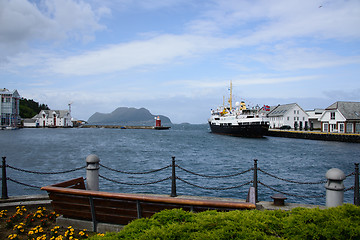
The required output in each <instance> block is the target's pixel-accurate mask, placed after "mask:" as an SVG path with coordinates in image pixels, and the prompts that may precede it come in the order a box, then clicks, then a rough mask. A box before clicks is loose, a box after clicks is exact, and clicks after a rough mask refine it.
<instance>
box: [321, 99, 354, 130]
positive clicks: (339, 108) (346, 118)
mask: <svg viewBox="0 0 360 240" xmlns="http://www.w3.org/2000/svg"><path fill="white" fill-rule="evenodd" d="M320 120H321V131H322V132H339V133H358V134H360V102H342V101H338V102H335V103H333V104H331V105H330V106H329V107H327V108H326V109H325V111H324V113H323V114H322V116H321V119H320Z"/></svg>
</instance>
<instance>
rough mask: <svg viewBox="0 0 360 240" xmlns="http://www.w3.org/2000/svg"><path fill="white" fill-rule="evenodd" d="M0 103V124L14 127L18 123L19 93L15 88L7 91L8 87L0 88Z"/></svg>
mask: <svg viewBox="0 0 360 240" xmlns="http://www.w3.org/2000/svg"><path fill="white" fill-rule="evenodd" d="M0 96H1V103H0V115H1V124H0V125H1V126H13V127H16V126H17V125H18V124H19V123H20V120H21V118H20V115H19V108H20V95H19V93H18V91H17V90H13V91H9V90H8V89H6V88H4V89H0Z"/></svg>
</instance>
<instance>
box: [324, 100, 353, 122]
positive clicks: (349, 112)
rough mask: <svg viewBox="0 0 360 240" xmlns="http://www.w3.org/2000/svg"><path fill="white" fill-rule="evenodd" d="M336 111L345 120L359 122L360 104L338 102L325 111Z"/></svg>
mask: <svg viewBox="0 0 360 240" xmlns="http://www.w3.org/2000/svg"><path fill="white" fill-rule="evenodd" d="M336 109H337V110H338V111H339V112H340V113H341V114H342V115H343V116H344V117H345V118H346V119H347V120H360V102H342V101H338V102H335V103H333V104H331V105H330V106H329V107H327V108H326V110H336Z"/></svg>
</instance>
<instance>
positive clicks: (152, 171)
mask: <svg viewBox="0 0 360 240" xmlns="http://www.w3.org/2000/svg"><path fill="white" fill-rule="evenodd" d="M99 165H100V166H101V167H103V168H106V169H108V170H110V171H114V172H118V173H124V174H148V173H154V172H159V171H161V170H164V169H166V168H169V167H171V165H168V166H165V167H163V168H160V169H155V170H151V171H148V172H126V171H121V170H117V169H113V168H110V167H107V166H105V165H102V164H101V163H100V164H99Z"/></svg>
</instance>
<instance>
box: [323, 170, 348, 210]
mask: <svg viewBox="0 0 360 240" xmlns="http://www.w3.org/2000/svg"><path fill="white" fill-rule="evenodd" d="M325 176H326V178H327V183H326V184H325V188H326V206H327V207H337V206H340V205H342V204H343V202H344V190H345V186H344V179H345V178H346V176H345V173H344V172H343V171H341V170H340V169H338V168H332V169H330V170H329V171H327V172H326V175H325Z"/></svg>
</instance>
